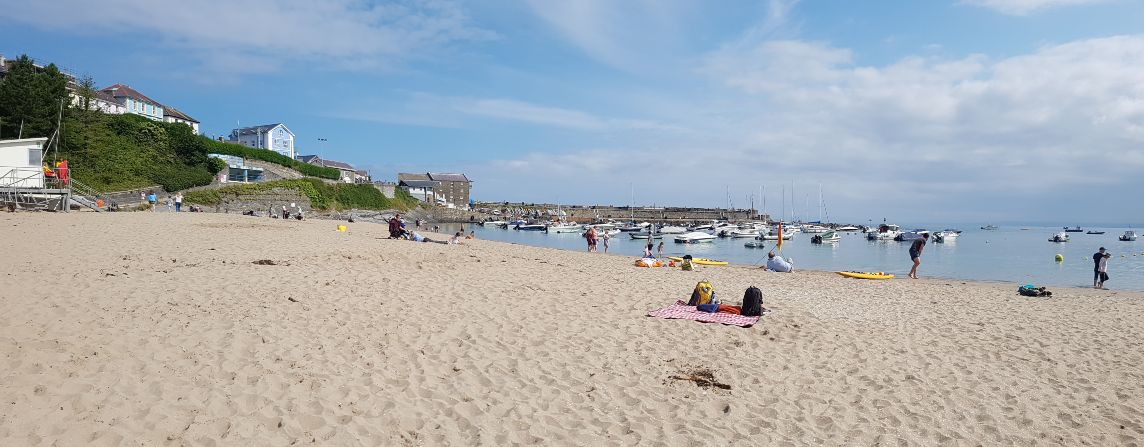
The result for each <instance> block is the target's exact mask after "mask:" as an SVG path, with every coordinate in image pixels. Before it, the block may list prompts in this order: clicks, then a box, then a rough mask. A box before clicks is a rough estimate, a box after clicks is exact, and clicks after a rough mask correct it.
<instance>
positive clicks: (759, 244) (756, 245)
mask: <svg viewBox="0 0 1144 447" xmlns="http://www.w3.org/2000/svg"><path fill="white" fill-rule="evenodd" d="M743 246H744V247H747V248H766V247H767V243H766V242H763V241H747V243H745V244H743Z"/></svg>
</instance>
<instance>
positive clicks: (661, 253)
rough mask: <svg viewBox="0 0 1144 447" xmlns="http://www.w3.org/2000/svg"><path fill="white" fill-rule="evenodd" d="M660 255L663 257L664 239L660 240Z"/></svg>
mask: <svg viewBox="0 0 1144 447" xmlns="http://www.w3.org/2000/svg"><path fill="white" fill-rule="evenodd" d="M659 257H661V258H662V257H663V241H659Z"/></svg>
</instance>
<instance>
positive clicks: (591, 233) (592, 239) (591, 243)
mask: <svg viewBox="0 0 1144 447" xmlns="http://www.w3.org/2000/svg"><path fill="white" fill-rule="evenodd" d="M584 237H585V238H587V239H588V253H595V252H596V227H588V232H587V233H584Z"/></svg>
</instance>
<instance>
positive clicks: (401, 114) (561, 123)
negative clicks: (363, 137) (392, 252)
mask: <svg viewBox="0 0 1144 447" xmlns="http://www.w3.org/2000/svg"><path fill="white" fill-rule="evenodd" d="M394 104H395V101H393V100H390V99H373V100H369V101H365V102H364V103H361V104H356V105H351V106H345V107H337V108H336V109H345V110H351V111H353V112H350V113H339V114H335V115H331V116H334V117H337V118H343V119H354V120H361V121H373V122H382V123H389V124H401V125H412V126H427V127H446V128H471V127H477V126H478V125H479V122H478V121H479V120H493V121H501V122H510V123H524V124H532V125H539V126H544V127H553V128H563V129H572V130H577V131H590V132H618V131H674V132H682V131H683V129H680V128H676V127H673V126H670V125H667V124H663V123H660V122H657V121H653V120H646V119H626V118H610V117H603V116H599V115H596V114H592V113H589V112H584V111H580V110H574V109H568V108H562V107H554V106H550V105H540V104H533V103H530V102H526V101H520V100H516V99H509V98H472V97H462V96H442V95H435V94H431V93H424V92H409V93H406V94H405V98H404V99H403V100H401V101H400V102H397V105H394ZM379 109H384V111H381V112H377V111H376V110H379Z"/></svg>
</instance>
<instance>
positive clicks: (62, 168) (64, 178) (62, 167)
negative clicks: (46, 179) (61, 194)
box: [56, 160, 70, 185]
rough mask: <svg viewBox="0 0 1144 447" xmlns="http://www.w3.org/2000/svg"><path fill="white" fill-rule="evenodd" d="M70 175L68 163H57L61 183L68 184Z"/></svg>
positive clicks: (63, 161)
mask: <svg viewBox="0 0 1144 447" xmlns="http://www.w3.org/2000/svg"><path fill="white" fill-rule="evenodd" d="M68 174H70V173H69V172H68V161H67V160H60V161H58V162H56V175H57V176H59V178H60V181H61V182H64V184H65V185H66V184H68Z"/></svg>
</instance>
